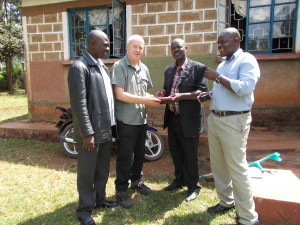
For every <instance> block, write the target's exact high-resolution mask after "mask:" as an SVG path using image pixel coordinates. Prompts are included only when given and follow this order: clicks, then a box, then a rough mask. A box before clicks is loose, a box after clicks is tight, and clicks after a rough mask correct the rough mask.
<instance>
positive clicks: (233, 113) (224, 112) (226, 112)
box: [212, 110, 250, 116]
mask: <svg viewBox="0 0 300 225" xmlns="http://www.w3.org/2000/svg"><path fill="white" fill-rule="evenodd" d="M212 112H213V114H215V115H216V116H232V115H239V114H245V113H248V112H250V110H246V111H216V110H212Z"/></svg>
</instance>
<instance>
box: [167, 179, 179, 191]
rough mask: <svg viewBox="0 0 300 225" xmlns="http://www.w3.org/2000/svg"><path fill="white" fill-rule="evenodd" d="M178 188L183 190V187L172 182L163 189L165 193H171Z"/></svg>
mask: <svg viewBox="0 0 300 225" xmlns="http://www.w3.org/2000/svg"><path fill="white" fill-rule="evenodd" d="M179 188H183V185H182V184H180V183H178V182H176V181H174V182H173V183H172V184H170V185H169V186H167V187H165V188H164V190H165V191H173V190H176V189H179Z"/></svg>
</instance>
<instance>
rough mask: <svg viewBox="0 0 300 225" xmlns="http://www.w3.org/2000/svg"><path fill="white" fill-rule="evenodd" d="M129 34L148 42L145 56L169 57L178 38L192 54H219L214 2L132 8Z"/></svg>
mask: <svg viewBox="0 0 300 225" xmlns="http://www.w3.org/2000/svg"><path fill="white" fill-rule="evenodd" d="M128 9H129V10H127V16H128V12H129V14H130V17H131V21H130V24H129V25H128V28H127V32H128V33H129V34H139V35H141V36H143V37H144V39H145V45H146V48H145V57H156V56H170V55H171V52H170V44H171V41H172V40H173V39H175V38H182V39H184V40H185V41H186V43H187V46H188V49H189V54H190V55H199V54H211V53H214V54H215V53H216V37H217V10H216V2H215V0H201V1H200V0H181V1H167V2H156V3H146V4H138V5H132V6H130V7H128Z"/></svg>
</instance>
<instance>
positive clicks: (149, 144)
mask: <svg viewBox="0 0 300 225" xmlns="http://www.w3.org/2000/svg"><path fill="white" fill-rule="evenodd" d="M163 153H164V143H163V140H162V137H161V136H160V135H159V134H158V133H157V132H156V131H155V130H147V133H146V141H145V159H146V160H148V161H155V160H158V159H159V158H160V157H161V156H162V155H163Z"/></svg>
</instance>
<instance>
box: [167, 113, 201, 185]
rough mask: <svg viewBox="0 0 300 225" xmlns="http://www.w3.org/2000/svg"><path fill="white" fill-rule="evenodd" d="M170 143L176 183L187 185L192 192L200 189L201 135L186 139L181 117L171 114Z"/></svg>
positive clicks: (169, 125)
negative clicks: (199, 151) (199, 160)
mask: <svg viewBox="0 0 300 225" xmlns="http://www.w3.org/2000/svg"><path fill="white" fill-rule="evenodd" d="M168 141H169V148H170V152H171V156H172V160H173V163H174V167H175V181H176V182H178V183H180V184H182V185H186V186H187V187H188V189H189V190H191V191H194V190H196V189H199V188H200V185H199V183H198V181H199V171H198V143H199V135H196V136H195V137H185V136H184V133H183V130H182V124H181V120H180V116H175V115H174V114H172V113H170V116H169V121H168Z"/></svg>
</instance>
